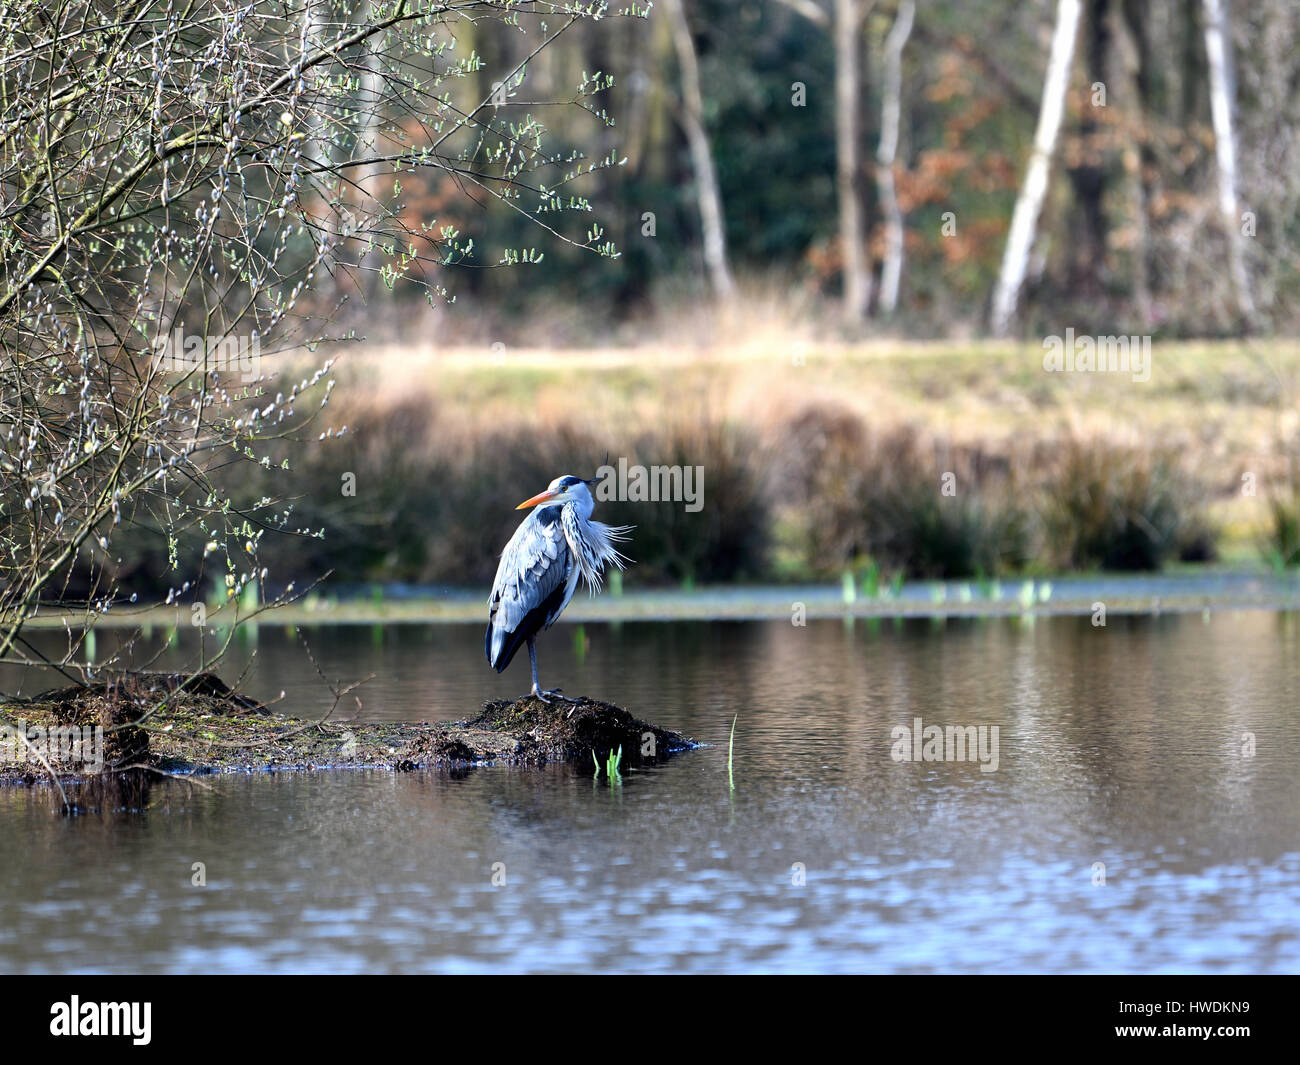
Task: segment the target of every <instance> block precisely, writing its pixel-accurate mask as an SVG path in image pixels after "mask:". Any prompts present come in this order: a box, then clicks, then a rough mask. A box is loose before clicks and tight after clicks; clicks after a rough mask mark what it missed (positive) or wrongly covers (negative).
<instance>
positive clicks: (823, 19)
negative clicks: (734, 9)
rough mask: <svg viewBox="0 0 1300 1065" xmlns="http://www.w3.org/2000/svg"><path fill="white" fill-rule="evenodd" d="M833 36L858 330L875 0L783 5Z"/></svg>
mask: <svg viewBox="0 0 1300 1065" xmlns="http://www.w3.org/2000/svg"><path fill="white" fill-rule="evenodd" d="M783 2H784V3H785V4H786V6H787V7H790V8H792V9H793V10H795V11H797V12H799V14H801V15H803V16H804V18H806V19H808V20H809V21H810V22H812V23H813V24H814V25H816V26H819V27H821V28H822V29H824V30H826V31H827V32H828V33H830V35H831V39H832V42H833V45H834V49H835V190H836V198H837V200H838V216H839V218H838V228H839V239H840V255H841V258H842V260H843V277H844V282H843V284H844V296H843V299H844V319H845V321H846V322H848V323H849V324H859V323H861V322H862V321H864V320H865V319H866V317H867V311H868V310H869V309H870V307H871V288H872V277H871V259H870V257H869V256H868V254H867V215H866V206H865V204H864V203H863V197H862V184H863V182H862V178H863V155H862V82H863V74H862V27H863V24H864V23H865V22H866V18H867V15H868V14H870V12H871V9H872V7H874V6H875V0H833V6H832V13H831V14H827V12H826V9H825V8H823V7H821V6H820V5H818V4H817V3H815V0H783Z"/></svg>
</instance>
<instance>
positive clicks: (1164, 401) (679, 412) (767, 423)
mask: <svg viewBox="0 0 1300 1065" xmlns="http://www.w3.org/2000/svg"><path fill="white" fill-rule="evenodd" d="M1071 6H1074V7H1075V8H1076V9H1077V10H1076V11H1075V12H1074V16H1075V17H1076V19H1077V21H1075V22H1073V23H1072V28H1073V30H1074V35H1073V39H1072V42H1071V43H1072V45H1073V47H1072V51H1071V52H1070V54H1069V58H1068V63H1067V64H1066V67H1067V69H1066V71H1065V72H1064V73H1065V80H1064V83H1063V85H1064V93H1063V97H1062V100H1061V107H1062V114H1061V117H1060V123H1059V132H1058V134H1057V136H1056V138H1055V142H1054V144H1053V145H1052V150H1051V153H1050V157H1051V158H1050V167H1049V179H1048V181H1047V184H1046V187H1045V190H1044V195H1043V198H1042V201H1041V207H1040V212H1039V217H1038V219H1037V226H1036V228H1035V229H1034V232H1033V235H1032V240H1031V241H1029V243H1028V244H1027V245H1026V246H1025V247H1024V249H1023V252H1024V259H1025V261H1024V263H1023V264H1021V265H1022V269H1023V283H1022V285H1021V286H1020V290H1019V293H1018V296H1019V299H1018V302H1017V306H1016V313H1015V314H1014V316H1013V317H1012V318H1011V319H1010V321H1008V322H1007V323H1006V324H1005V327H1004V328H1002V329H999V328H997V326H996V323H992V324H991V322H990V315H991V305H992V302H993V300H994V293H995V290H996V289H997V286H998V283H999V277H1000V275H1001V274H1002V273H1003V272H1004V271H1005V270H1006V263H1005V260H1006V259H1007V258H1008V243H1009V231H1010V229H1011V224H1012V223H1011V220H1012V216H1013V213H1014V212H1015V210H1016V205H1017V201H1018V198H1020V197H1022V196H1023V194H1024V186H1025V184H1026V170H1027V165H1028V163H1029V160H1030V158H1031V155H1032V154H1033V147H1034V143H1035V137H1036V133H1037V132H1038V129H1039V126H1040V125H1041V122H1042V118H1041V114H1042V111H1043V110H1044V106H1045V94H1047V93H1049V92H1050V91H1051V89H1050V87H1049V86H1048V85H1047V84H1046V83H1047V82H1048V81H1049V80H1050V75H1051V70H1050V66H1051V60H1052V59H1053V58H1054V57H1053V52H1052V46H1053V39H1054V35H1056V34H1058V33H1059V32H1060V28H1061V23H1062V20H1063V19H1065V18H1069V17H1070V11H1069V10H1068V9H1069V8H1070V7H1071ZM1298 24H1300V18H1298V17H1297V9H1296V6H1295V5H1294V4H1293V3H1291V2H1289V0H1260V2H1258V3H1250V4H1237V5H1235V6H1233V7H1232V8H1231V9H1229V8H1227V7H1226V6H1221V5H1219V4H1217V3H1207V2H1205V0H1151V2H1146V0H1086V2H1083V3H1079V4H1074V5H1071V4H1070V3H1058V2H1057V0H1034V2H1019V0H980V2H972V3H961V4H942V3H935V2H924V0H923V2H921V3H917V4H911V3H908V2H906V0H904V2H897V0H879V2H872V0H743V2H737V0H665V2H662V3H657V4H655V5H654V7H653V9H652V10H651V11H650V13H649V16H648V18H646V19H644V20H642V19H613V20H602V21H598V22H589V23H584V24H582V25H580V26H577V27H575V28H574V30H573V31H571V32H570V33H569V34H567V35H566V36H565V37H563V38H562V39H561V40H560V41H559V42H557V44H556V45H555V46H554V47H553V48H551V49H549V50H548V51H547V52H546V53H545V54H544V57H543V58H541V59H540V60H539V61H538V62H535V63H533V64H532V65H530V67H529V72H528V77H527V79H526V80H525V81H524V82H523V83H522V84H521V85H520V86H518V87H517V88H516V89H513V90H512V91H511V94H510V95H509V96H508V97H506V99H507V100H508V101H509V102H508V103H506V104H505V105H503V106H502V107H501V110H503V111H508V110H509V109H510V108H512V107H518V108H519V109H520V110H525V111H526V110H527V101H530V100H536V99H540V98H544V97H546V96H547V95H548V94H554V93H555V92H556V91H557V90H559V89H560V87H561V86H563V85H566V84H568V83H570V82H572V81H575V80H577V79H579V78H580V77H582V76H584V75H585V74H586V73H587V72H592V71H613V72H615V81H614V84H613V86H612V88H610V89H609V90H608V92H606V93H604V94H603V95H602V99H601V107H602V108H604V111H605V112H606V113H607V114H608V115H609V116H611V117H612V118H613V120H614V121H613V124H611V125H608V126H596V127H593V124H592V122H591V120H590V119H591V116H590V115H589V114H587V113H585V112H583V111H579V110H575V109H572V108H570V109H559V110H558V112H557V113H555V114H548V116H547V118H548V122H549V123H550V125H551V127H552V128H553V129H556V130H559V131H560V132H561V133H562V139H564V140H566V141H573V142H576V143H582V144H583V145H584V146H585V149H586V151H587V154H588V155H590V156H591V157H592V158H598V157H603V156H605V155H606V154H607V153H609V152H613V153H614V154H615V155H616V156H617V157H618V158H619V159H620V160H623V162H622V165H619V166H615V167H610V168H608V169H603V170H600V171H598V172H596V173H594V174H592V175H590V177H589V178H587V179H584V183H583V186H582V188H583V193H584V195H585V196H586V197H587V199H588V200H589V201H590V203H591V205H592V208H593V211H594V213H595V215H596V216H597V217H598V218H599V219H600V220H601V221H602V223H603V224H604V225H605V226H606V229H607V232H608V235H609V237H610V238H611V239H612V240H613V241H614V243H615V244H616V246H617V247H618V249H619V251H620V253H621V254H620V257H619V258H617V259H613V260H602V261H599V262H595V261H593V259H592V258H591V256H590V255H589V254H587V253H585V252H583V251H580V250H576V249H573V248H567V247H563V246H560V247H555V246H551V245H548V246H547V247H546V251H545V259H544V262H543V263H542V264H540V265H522V266H520V267H518V268H511V269H495V268H484V269H476V268H472V267H471V268H468V269H465V270H460V271H450V272H448V274H449V276H448V275H444V276H443V277H442V278H441V279H440V280H441V281H442V283H444V284H447V285H448V286H449V289H450V295H451V296H452V297H453V298H454V303H452V304H447V303H445V302H440V301H435V302H434V303H433V305H432V306H431V307H430V306H426V305H424V304H423V303H421V302H420V298H419V297H420V295H421V293H420V291H419V288H418V286H413V285H412V286H407V287H404V286H403V284H402V283H399V284H398V285H397V286H396V287H395V289H394V290H393V291H392V292H388V291H386V290H383V289H382V288H379V289H378V290H377V289H376V287H375V286H374V285H373V284H372V285H370V286H369V287H368V289H367V291H366V292H365V293H364V294H363V295H364V296H365V297H367V299H368V301H369V302H365V303H364V304H363V303H351V302H350V304H349V307H350V311H349V312H346V313H351V314H353V315H355V316H356V317H355V323H356V326H357V328H358V330H359V331H362V332H364V333H365V334H366V335H367V338H368V341H367V344H366V345H365V346H364V348H365V350H364V352H363V353H362V354H361V355H360V356H359V357H352V356H349V359H348V360H347V362H346V363H345V366H344V368H343V370H342V371H341V372H342V374H343V378H344V380H345V381H350V382H351V387H348V388H345V389H344V390H343V391H342V397H343V400H344V403H345V404H346V413H347V415H348V418H347V419H346V420H347V421H348V424H349V429H350V431H351V434H352V436H351V439H345V440H343V441H341V442H340V443H339V444H338V445H337V446H336V450H335V451H334V453H333V456H332V457H331V458H329V459H328V460H321V459H318V458H313V459H312V460H311V461H310V462H309V463H308V464H307V466H306V467H305V468H304V470H303V471H301V472H302V476H304V477H305V478H307V480H308V482H309V483H310V484H311V486H312V487H311V489H310V490H309V491H307V492H306V493H304V495H303V497H302V503H301V506H302V507H303V508H304V511H303V512H304V513H306V514H307V515H309V516H310V518H311V519H312V521H311V522H309V524H313V525H319V527H320V528H321V529H323V530H326V536H325V537H324V538H323V539H321V540H317V541H314V542H311V543H308V544H306V545H303V549H302V554H300V555H295V556H294V560H293V562H291V563H290V569H297V570H299V571H300V572H301V573H303V574H304V575H305V574H307V573H311V572H318V571H320V570H322V569H325V568H329V569H331V570H333V571H334V572H335V573H336V575H337V576H338V577H339V578H340V579H341V580H343V581H344V582H349V581H350V582H353V583H356V582H364V581H367V580H381V581H391V580H398V581H411V582H415V583H428V582H439V581H445V582H449V583H452V584H463V583H467V582H475V581H477V582H487V581H489V580H490V579H491V575H492V572H493V570H494V568H495V563H496V554H497V551H498V550H499V547H500V544H501V542H503V541H504V538H505V536H506V535H508V533H509V530H510V527H511V524H512V520H513V517H514V515H513V514H512V513H509V512H508V511H507V510H506V509H503V504H505V505H506V506H507V507H508V506H509V505H513V503H514V502H515V500H514V496H515V495H520V493H521V491H522V493H523V495H528V494H531V493H532V492H533V491H535V490H537V489H539V488H540V487H541V486H542V485H544V484H545V483H546V482H547V481H548V480H549V479H550V478H551V477H552V476H554V475H557V474H559V473H561V472H568V471H573V472H578V473H582V474H584V475H589V470H590V468H591V467H593V466H594V465H595V464H596V463H598V462H599V461H600V460H601V458H602V457H603V456H604V455H605V454H606V453H609V454H612V455H615V456H626V457H628V459H629V461H631V462H638V461H639V462H641V463H643V464H647V465H649V464H652V463H682V464H688V463H689V464H700V465H703V466H704V469H705V486H706V501H705V507H704V510H703V511H702V512H701V513H699V514H686V513H684V512H683V509H682V507H681V505H680V504H671V503H661V504H645V503H638V504H628V503H616V504H613V505H605V506H603V507H602V514H603V516H604V517H605V519H606V520H609V521H618V522H627V523H631V524H636V525H637V526H638V533H637V536H636V546H635V550H634V551H633V554H634V556H635V557H636V558H637V560H638V565H637V566H636V567H634V568H633V569H632V570H631V571H630V572H629V574H628V578H627V579H628V581H629V583H630V584H631V585H637V584H644V583H656V582H677V583H686V584H688V585H689V584H691V583H694V582H696V581H703V582H718V581H733V580H738V579H750V580H752V579H767V580H773V579H776V580H783V579H809V578H814V579H816V578H828V577H829V578H839V577H840V576H841V575H844V574H851V575H852V579H853V580H855V581H857V582H860V583H861V584H862V586H863V587H864V588H867V589H873V588H876V587H879V586H883V584H885V583H888V582H889V581H891V580H897V579H900V578H904V577H906V578H935V577H946V578H954V577H955V578H969V577H974V578H980V577H993V576H996V575H999V574H1006V573H1017V572H1060V571H1063V570H1065V571H1069V570H1095V569H1156V568H1160V567H1162V566H1165V565H1168V564H1171V563H1177V562H1179V561H1180V560H1182V561H1192V562H1203V561H1206V560H1212V559H1216V558H1221V557H1224V556H1226V557H1227V558H1228V560H1230V561H1232V562H1234V563H1238V564H1241V563H1245V564H1248V565H1258V564H1259V563H1260V562H1261V561H1263V562H1264V563H1266V564H1267V565H1271V566H1273V567H1275V568H1278V569H1282V568H1285V567H1287V566H1289V565H1291V564H1293V563H1294V562H1295V561H1296V560H1297V558H1300V509H1298V508H1297V505H1296V498H1297V497H1296V469H1297V464H1296V459H1295V455H1296V452H1297V443H1296V432H1297V427H1296V421H1295V384H1296V380H1297V379H1296V370H1297V362H1296V351H1295V348H1294V346H1293V345H1289V343H1282V344H1280V345H1278V344H1274V343H1272V342H1270V341H1269V340H1268V339H1267V338H1269V337H1280V336H1289V335H1293V334H1294V331H1295V326H1296V315H1297V313H1300V302H1297V300H1298V298H1300V286H1298V285H1297V280H1298V277H1297V270H1298V268H1300V261H1298V260H1297V255H1296V250H1297V238H1298V237H1300V217H1298V213H1297V209H1296V208H1297V200H1298V197H1300V140H1298V138H1297V129H1300V122H1297V119H1298V118H1300V49H1297V47H1296V44H1297V29H1298ZM1216 25H1217V27H1218V29H1219V30H1220V31H1221V41H1222V44H1223V48H1222V49H1221V51H1220V52H1219V55H1218V59H1219V62H1220V67H1219V69H1218V70H1217V72H1216V71H1212V69H1211V58H1210V57H1211V55H1212V53H1213V48H1212V45H1211V43H1210V42H1211V41H1212V35H1209V36H1207V29H1211V28H1214V26H1216ZM490 29H491V32H488V33H484V34H482V35H480V36H474V37H471V38H470V39H469V40H468V41H467V42H466V43H467V44H469V45H471V46H472V47H473V48H474V49H475V50H477V51H481V52H483V53H484V54H487V55H496V56H497V57H499V58H501V59H504V60H506V61H514V60H517V59H518V58H520V57H521V56H523V55H525V54H527V50H528V48H529V46H530V45H529V40H528V39H527V38H526V37H523V36H520V35H518V34H514V33H511V32H509V31H508V30H503V28H502V27H491V28H490ZM1216 73H1217V76H1218V80H1217V81H1216V77H1215V75H1216ZM480 88H482V87H480ZM1216 90H1217V91H1220V92H1222V94H1224V96H1226V97H1227V98H1228V100H1229V104H1230V107H1229V112H1228V118H1229V121H1230V129H1229V130H1228V132H1229V133H1230V135H1231V138H1232V140H1233V142H1234V146H1235V149H1236V150H1235V153H1234V158H1233V159H1232V160H1231V161H1229V164H1228V165H1229V166H1230V167H1231V173H1230V174H1229V175H1227V177H1228V180H1229V182H1230V184H1229V186H1228V187H1227V188H1225V185H1224V181H1225V173H1224V160H1223V157H1222V155H1221V154H1220V153H1219V152H1217V151H1216V149H1217V147H1218V145H1219V144H1220V143H1221V141H1222V138H1223V136H1224V128H1222V127H1216V118H1215V114H1214V96H1215V92H1216ZM471 95H474V94H473V93H471ZM516 101H518V103H516ZM1222 119H1223V116H1222V115H1220V116H1219V120H1220V122H1222ZM1216 133H1217V134H1218V136H1217V138H1216ZM593 136H594V137H595V140H594V142H593V141H592V139H591V138H592V137H593ZM460 191H461V190H460V189H459V188H458V186H457V182H456V181H455V179H454V177H452V176H442V177H436V176H435V177H431V178H428V179H425V180H419V179H412V180H408V181H404V187H403V193H402V197H401V204H402V206H401V210H402V211H403V212H405V213H406V214H407V215H408V216H409V221H410V223H411V224H414V223H415V222H416V221H417V220H422V219H426V218H429V217H437V218H439V219H440V220H447V219H449V220H451V221H453V222H454V223H455V224H456V226H457V228H458V229H460V230H463V231H465V232H470V233H474V234H475V235H476V238H477V239H479V240H480V241H482V244H483V246H484V247H485V248H496V247H504V248H512V247H518V246H522V245H526V244H531V243H535V236H534V235H533V234H532V233H531V232H530V229H529V226H530V222H529V220H528V219H527V218H524V217H522V216H521V215H520V214H519V213H518V212H516V211H514V210H512V209H511V208H510V207H509V206H508V205H504V204H501V203H487V202H473V201H472V200H467V199H465V198H464V197H463V196H460V195H459V192H460ZM846 251H847V252H848V254H846ZM855 251H856V254H854V252H855ZM490 259H491V255H490V254H487V253H485V254H484V256H483V260H484V261H483V262H480V263H479V264H478V265H480V266H489V265H490V263H489V262H488V260H490ZM854 271H856V273H857V276H856V277H855V276H851V275H852V274H853V272H854ZM1243 271H1244V276H1245V278H1246V281H1245V284H1244V287H1243V286H1242V285H1241V279H1242V272H1243ZM390 307H391V309H392V311H393V312H394V313H389V308H390ZM376 308H382V310H381V311H380V313H376ZM345 320H346V318H345ZM1067 327H1072V328H1074V329H1075V331H1076V332H1077V333H1098V334H1136V335H1145V336H1152V337H1154V338H1155V341H1156V351H1157V352H1158V356H1157V358H1158V365H1157V367H1156V369H1155V371H1154V373H1155V380H1154V383H1148V384H1135V383H1133V382H1132V381H1131V380H1130V379H1128V378H1127V377H1124V376H1123V375H1100V376H1098V377H1097V378H1095V379H1088V378H1087V376H1086V375H1080V376H1074V377H1067V376H1065V375H1048V374H1044V373H1043V372H1042V369H1041V357H1042V349H1041V348H1040V346H1039V344H1038V340H1039V339H1040V338H1041V337H1042V336H1043V335H1044V334H1053V333H1061V332H1063V331H1064V330H1065V329H1066V328H1067ZM999 332H1006V333H1009V334H1010V336H1011V338H1012V339H1013V340H1015V339H1021V340H1025V341H1028V344H1027V346H1026V347H1025V348H1018V347H1016V346H1015V345H1014V344H1013V345H1010V346H1007V345H996V344H994V345H993V346H989V345H990V342H989V340H988V337H989V336H990V334H991V333H992V334H996V333H999ZM1252 337H1253V338H1255V339H1254V340H1253V341H1250V342H1248V343H1247V344H1246V345H1245V346H1244V347H1243V346H1237V347H1229V348H1214V347H1206V346H1205V345H1200V346H1197V345H1195V344H1191V345H1188V344H1185V343H1182V342H1185V341H1187V340H1189V339H1190V338H1252ZM918 340H933V341H934V343H932V344H929V345H925V346H921V347H918V346H917V341H918ZM628 349H631V353H630V354H628V353H627V352H628ZM399 453H400V458H395V457H394V456H397V455H398V454H399ZM339 469H347V470H353V471H357V473H358V477H359V479H360V483H362V484H364V485H367V486H368V489H367V492H366V495H365V498H364V499H360V498H359V499H358V500H356V501H348V506H347V507H346V508H345V509H344V510H343V511H342V512H341V511H340V510H339V508H338V504H337V501H336V500H329V499H328V493H329V491H330V488H331V484H332V482H333V481H335V480H336V479H337V476H338V474H337V470H339ZM949 472H951V473H955V474H956V477H957V483H958V484H959V485H960V491H959V492H958V493H957V495H956V496H955V497H953V498H946V497H944V496H943V495H942V494H941V492H940V487H939V486H940V479H941V477H942V475H943V474H944V473H949ZM1243 478H1244V479H1245V480H1246V481H1247V482H1248V483H1249V485H1250V489H1249V491H1248V492H1247V491H1243V487H1242V486H1243ZM377 500H378V501H379V504H378V505H376V501H377ZM319 501H325V502H324V503H320V502H319ZM349 514H350V515H351V518H347V517H346V515H349ZM331 530H332V531H331ZM485 530H490V533H485ZM307 560H310V561H307ZM282 568H283V567H282Z"/></svg>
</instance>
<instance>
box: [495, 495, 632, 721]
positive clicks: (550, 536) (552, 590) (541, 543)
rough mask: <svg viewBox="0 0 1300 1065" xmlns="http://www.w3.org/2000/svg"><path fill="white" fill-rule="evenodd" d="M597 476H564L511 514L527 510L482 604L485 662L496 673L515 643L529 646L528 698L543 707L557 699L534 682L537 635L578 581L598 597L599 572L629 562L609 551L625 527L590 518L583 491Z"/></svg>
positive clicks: (552, 691) (627, 528) (589, 502)
mask: <svg viewBox="0 0 1300 1065" xmlns="http://www.w3.org/2000/svg"><path fill="white" fill-rule="evenodd" d="M598 480H599V478H592V479H591V480H589V481H584V480H583V479H582V478H581V477H574V476H573V475H571V474H566V475H565V476H563V477H557V478H555V480H553V481H552V482H551V483H550V485H548V486H547V489H546V491H545V492H539V493H538V494H537V495H535V496H533V497H532V498H531V499H525V500H524V501H523V502H522V503H520V504H519V506H517V507H515V509H516V510H524V509H526V508H528V507H532V508H534V509H533V512H532V513H531V514H529V515H528V517H527V518H525V519H524V520H523V521H522V522H521V523H520V525H519V528H518V529H516V530H515V534H514V536H512V537H510V542H509V543H508V544H506V547H505V550H504V551H502V552H501V561H500V563H499V564H498V565H497V575H496V580H494V581H493V582H492V595H491V596H489V598H488V626H487V635H486V637H485V640H484V643H485V646H486V650H487V658H488V662H489V663H490V664H491V666H492V668H493V669H495V670H496V671H497V672H498V673H500V672H502V671H503V670H504V669H505V668H506V666H508V665H510V660H511V659H512V658H514V656H515V652H516V651H518V650H519V647H520V645H521V644H525V643H526V644H527V645H528V661H529V663H530V664H531V666H532V670H533V688H532V691H531V692H530V694H532V695H535V696H536V697H537V698H539V699H541V700H542V702H544V703H545V702H549V701H550V700H549V699H547V698H546V697H547V696H548V695H554V696H556V697H557V698H559V699H563V700H564V701H566V702H573V701H574V700H572V699H569V698H568V697H567V696H563V695H560V694H559V692H560V689H559V688H551V689H546V690H543V689H542V688H541V687H540V686H539V685H538V683H537V647H536V638H537V634H538V633H539V632H542V631H544V630H546V629H549V628H550V627H551V625H552V624H553V623H554V621H555V619H556V618H558V617H559V616H560V614H562V613H563V612H564V608H565V607H566V606H568V605H569V600H570V599H572V598H573V592H574V589H575V588H576V587H577V585H578V578H579V577H581V578H583V579H584V580H585V581H586V582H587V590H588V592H589V593H590V594H591V595H595V594H596V593H597V592H598V591H600V586H601V583H602V581H603V579H604V574H605V567H606V566H607V565H609V564H610V563H613V564H614V565H615V566H617V567H618V568H619V569H622V568H623V566H624V564H625V563H627V562H629V561H631V560H630V559H628V558H626V557H625V556H624V555H622V554H621V553H620V552H619V550H618V548H617V547H615V546H614V545H615V544H617V543H622V542H624V541H626V540H627V538H628V534H629V533H630V532H631V531H632V529H633V526H631V525H605V524H603V523H602V522H599V521H592V520H591V512H592V511H593V510H594V509H595V506H596V503H595V500H594V499H592V497H591V488H590V486H591V485H593V484H595V483H596V482H597V481H598Z"/></svg>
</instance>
